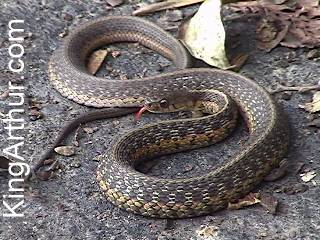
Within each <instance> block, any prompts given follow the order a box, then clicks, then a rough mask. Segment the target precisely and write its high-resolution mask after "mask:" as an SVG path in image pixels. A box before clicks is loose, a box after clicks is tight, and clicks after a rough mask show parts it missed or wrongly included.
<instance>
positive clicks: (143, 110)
mask: <svg viewBox="0 0 320 240" xmlns="http://www.w3.org/2000/svg"><path fill="white" fill-rule="evenodd" d="M148 109H149V108H148V106H147V105H144V106H143V107H142V108H140V110H139V111H138V112H137V113H136V116H135V119H136V120H140V118H141V117H142V114H143V113H144V112H145V111H148Z"/></svg>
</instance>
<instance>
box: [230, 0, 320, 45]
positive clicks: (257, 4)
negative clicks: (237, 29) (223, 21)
mask: <svg viewBox="0 0 320 240" xmlns="http://www.w3.org/2000/svg"><path fill="white" fill-rule="evenodd" d="M230 7H231V9H232V10H235V11H241V12H243V13H244V14H248V13H255V14H260V15H261V16H262V19H263V21H265V22H268V23H269V24H274V25H275V27H276V28H277V35H276V36H274V37H273V38H272V36H270V34H272V32H269V30H264V31H258V33H259V35H260V39H261V38H262V39H264V40H265V41H261V42H260V43H259V46H260V48H263V49H265V50H267V51H270V50H271V49H272V48H274V47H275V46H276V45H278V44H280V45H282V46H286V47H291V48H298V47H309V48H314V47H317V46H320V19H319V18H320V7H319V1H318V0H297V1H295V2H293V1H292V2H290V3H288V4H286V3H284V4H275V3H273V2H271V1H268V0H262V1H254V2H248V3H247V2H243V3H234V4H231V5H230ZM266 31H267V32H266ZM266 34H267V35H268V36H269V40H270V41H266V40H267V39H266Z"/></svg>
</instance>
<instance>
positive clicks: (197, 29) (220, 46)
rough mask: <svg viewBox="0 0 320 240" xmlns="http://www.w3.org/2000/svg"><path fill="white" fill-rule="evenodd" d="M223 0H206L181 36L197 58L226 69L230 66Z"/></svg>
mask: <svg viewBox="0 0 320 240" xmlns="http://www.w3.org/2000/svg"><path fill="white" fill-rule="evenodd" d="M220 8H221V2H220V1H219V0H206V1H205V2H204V3H203V4H202V5H201V6H200V8H199V10H198V12H197V13H196V14H195V15H194V16H193V17H192V18H191V19H190V20H189V22H188V23H187V25H186V27H185V28H183V27H182V28H183V32H182V33H181V35H182V36H180V38H181V40H182V42H183V43H184V45H185V46H186V47H187V48H188V50H189V52H190V53H191V55H192V56H194V57H195V58H198V59H201V60H203V61H204V62H206V63H207V64H209V65H211V66H214V67H218V68H222V69H226V68H228V67H229V66H230V64H229V61H228V59H227V56H226V53H225V46H224V45H225V35H226V34H225V30H224V27H223V24H222V21H221V16H220Z"/></svg>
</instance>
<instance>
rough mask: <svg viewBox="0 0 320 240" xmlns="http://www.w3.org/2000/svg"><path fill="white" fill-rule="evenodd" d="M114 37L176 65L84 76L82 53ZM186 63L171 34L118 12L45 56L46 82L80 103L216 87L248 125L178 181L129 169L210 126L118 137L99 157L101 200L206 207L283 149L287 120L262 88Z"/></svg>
mask: <svg viewBox="0 0 320 240" xmlns="http://www.w3.org/2000/svg"><path fill="white" fill-rule="evenodd" d="M113 42H139V43H140V44H142V45H144V46H146V47H148V48H151V49H153V50H155V51H156V52H158V53H160V54H162V55H163V56H165V57H167V58H169V59H171V60H172V61H173V62H174V63H175V65H176V66H177V68H179V69H181V70H177V71H175V72H171V73H165V74H160V75H157V76H152V77H146V78H142V79H131V80H110V81H109V80H105V79H102V78H98V77H95V76H92V75H90V74H89V73H88V72H87V69H86V59H87V58H88V56H89V55H90V54H91V53H92V51H93V50H95V49H98V48H100V47H101V46H103V45H106V44H110V43H113ZM190 66H191V61H190V58H189V55H188V53H187V52H186V50H185V49H184V47H183V46H182V45H181V44H180V43H179V42H178V40H176V39H175V38H174V37H172V36H171V35H170V34H168V33H167V32H165V31H164V30H162V29H161V28H159V27H158V26H156V25H155V24H153V23H151V22H149V21H146V20H142V19H140V18H136V17H124V16H118V17H105V18H101V19H98V20H94V21H91V22H89V23H86V24H84V25H82V26H80V27H79V28H77V29H76V30H75V31H74V32H73V33H72V34H71V35H70V36H69V37H68V39H67V40H66V41H65V43H64V45H63V46H62V47H60V48H58V49H57V50H56V51H55V52H54V54H53V55H52V57H51V59H50V63H49V76H50V81H51V82H52V84H53V86H54V87H55V88H56V89H57V90H58V91H59V92H60V93H61V94H62V95H63V96H65V97H67V98H68V99H71V100H73V101H75V102H77V103H79V104H84V105H87V106H92V107H97V108H103V107H120V108H121V107H141V106H142V105H143V104H144V102H145V100H146V99H147V98H149V97H155V96H156V97H159V98H161V96H163V95H164V94H169V93H170V92H171V91H179V90H181V89H184V90H210V89H216V90H218V91H221V92H223V93H225V94H226V95H228V96H230V97H231V99H233V101H234V102H235V103H236V105H237V107H238V108H239V110H240V112H241V115H242V116H243V118H244V119H245V121H246V123H247V125H248V128H249V132H250V137H249V140H248V141H247V142H246V144H245V146H244V148H243V150H242V151H241V152H239V153H238V154H237V155H236V156H234V157H232V158H230V159H228V160H227V161H226V162H224V163H222V164H219V165H218V166H217V167H216V168H215V169H214V170H213V171H211V172H209V173H205V174H203V175H202V176H198V177H192V178H182V179H163V178H157V177H151V176H147V175H145V174H142V173H140V172H138V171H136V170H135V169H134V164H135V163H136V162H137V161H140V160H143V159H146V158H150V157H156V156H161V155H163V154H168V153H172V152H176V151H177V149H176V146H177V145H176V140H177V138H178V139H179V137H180V140H181V139H182V140H184V142H183V144H182V145H183V146H185V147H184V149H190V148H193V147H192V146H193V144H194V143H195V141H198V140H199V141H200V140H204V142H206V140H205V139H206V137H207V135H208V134H209V133H208V132H210V130H212V129H207V128H206V129H204V127H203V123H199V120H189V121H188V122H183V121H182V122H179V121H174V120H170V121H165V122H160V123H158V124H150V125H147V126H144V127H142V128H138V129H135V130H132V131H130V132H128V133H127V134H125V135H124V136H121V137H119V139H117V140H116V141H115V142H114V143H113V144H112V146H111V148H110V151H109V152H107V153H106V154H105V156H104V158H103V159H102V160H101V162H100V164H99V167H98V171H97V179H98V182H99V184H100V186H101V188H102V190H103V192H104V193H105V195H106V197H107V199H108V200H109V201H111V202H112V203H114V204H115V205H117V206H119V207H120V208H122V209H125V210H127V211H130V212H134V213H137V214H141V215H144V216H151V217H160V218H184V217H192V216H200V215H204V214H208V213H211V212H213V211H216V210H218V209H221V208H224V207H225V206H226V205H227V203H228V202H232V201H235V200H237V199H238V198H240V197H242V196H244V195H245V194H247V193H248V192H250V191H251V190H252V189H253V188H254V187H255V186H256V185H257V184H258V183H259V182H261V181H262V179H263V178H264V177H265V176H266V175H267V174H268V173H269V172H270V171H271V170H272V169H273V168H275V167H276V166H277V165H278V163H279V161H280V160H281V159H282V157H283V156H284V155H285V153H286V151H287V147H288V142H289V134H288V126H287V125H288V124H287V123H286V121H285V119H284V118H283V116H282V113H281V111H280V110H279V108H278V107H277V106H276V104H275V102H274V101H273V99H272V98H271V96H270V95H269V94H268V93H267V92H266V91H265V90H264V89H263V88H262V87H260V86H259V85H258V84H257V83H255V82H254V81H252V80H250V79H248V78H246V77H244V76H241V75H239V74H236V73H232V72H229V71H222V70H215V69H209V68H197V69H193V68H188V67H190ZM208 124H209V127H210V122H209V123H208ZM212 127H213V126H212V124H211V128H212ZM177 129H178V130H177ZM186 129H187V130H186ZM192 130H193V131H195V132H191V131H192ZM186 131H187V133H185V132H186ZM188 131H190V132H188ZM183 132H184V133H185V135H184V136H182V135H181V134H182V133H183ZM200 135H201V136H200ZM190 136H193V137H192V138H187V137H190ZM165 144H166V145H165ZM205 144H206V143H205ZM165 146H166V147H165ZM168 148H169V149H171V150H167V149H168Z"/></svg>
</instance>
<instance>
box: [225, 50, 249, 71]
mask: <svg viewBox="0 0 320 240" xmlns="http://www.w3.org/2000/svg"><path fill="white" fill-rule="evenodd" d="M248 58H249V55H248V54H240V55H238V56H237V57H235V58H233V59H232V60H231V61H230V64H231V66H230V68H229V69H231V70H233V71H235V72H239V71H240V69H241V68H242V66H243V65H244V64H245V63H246V61H247V60H248Z"/></svg>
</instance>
